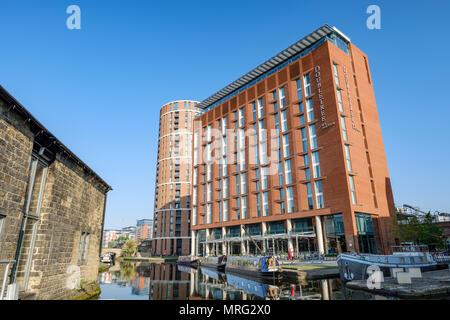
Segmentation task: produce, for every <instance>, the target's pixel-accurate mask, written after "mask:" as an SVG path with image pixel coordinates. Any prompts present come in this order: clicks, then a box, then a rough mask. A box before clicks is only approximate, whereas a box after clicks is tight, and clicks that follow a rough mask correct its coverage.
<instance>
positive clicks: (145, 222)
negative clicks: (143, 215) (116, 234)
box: [122, 219, 153, 241]
mask: <svg viewBox="0 0 450 320" xmlns="http://www.w3.org/2000/svg"><path fill="white" fill-rule="evenodd" d="M152 228H153V220H152V219H141V220H138V221H137V222H136V228H135V231H134V232H135V239H136V240H137V241H144V240H150V239H151V238H152V234H153V230H152ZM122 235H124V236H125V232H124V231H123V230H122Z"/></svg>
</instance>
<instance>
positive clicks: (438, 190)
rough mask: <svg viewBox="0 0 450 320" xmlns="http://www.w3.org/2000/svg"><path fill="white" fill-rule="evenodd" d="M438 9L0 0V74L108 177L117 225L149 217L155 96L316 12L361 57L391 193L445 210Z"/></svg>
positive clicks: (270, 40)
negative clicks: (75, 11)
mask: <svg viewBox="0 0 450 320" xmlns="http://www.w3.org/2000/svg"><path fill="white" fill-rule="evenodd" d="M72 4H76V5H79V6H80V8H81V19H82V22H81V24H82V25H81V27H82V28H81V30H68V29H67V28H66V19H67V17H68V14H66V8H67V7H68V6H69V5H72ZM371 4H376V5H378V6H380V8H381V27H382V29H381V30H369V29H368V28H367V27H366V19H367V18H368V16H369V15H368V14H366V9H367V7H368V6H369V5H371ZM431 4H432V5H431ZM449 15H450V2H449V1H445V0H442V1H438V0H435V1H432V2H431V1H400V0H399V1H376V0H373V1H350V0H347V1H326V0H323V1H321V2H320V4H318V3H317V2H314V1H310V0H302V1H300V0H295V1H293V0H284V1H264V0H258V1H236V0H228V1H221V2H219V1H157V2H156V1H143V0H128V1H124V0H123V1H113V0H110V1H103V0H96V1H88V0H83V1H76V0H70V1H65V0H53V1H50V0H40V1H34V0H27V1H25V0H15V1H10V0H2V1H1V2H0V39H2V46H1V50H0V66H1V67H0V70H1V71H0V84H1V85H2V86H4V87H5V88H6V89H7V90H8V91H9V92H10V93H11V94H13V95H14V96H15V97H16V98H17V99H18V100H19V101H20V102H22V104H23V105H24V106H25V107H26V108H27V109H28V110H29V111H30V112H31V113H32V114H33V115H34V116H35V117H37V118H38V119H39V120H40V121H41V122H42V123H43V124H44V125H45V126H46V127H47V128H48V129H49V130H50V131H51V132H52V133H53V134H55V135H56V136H57V137H58V138H59V139H60V140H61V141H62V142H63V143H64V144H66V145H67V146H68V147H69V148H70V149H71V150H72V151H73V152H74V153H75V154H77V155H78V156H79V157H80V158H81V159H82V160H83V161H85V162H86V163H87V164H88V165H89V166H90V167H91V168H93V169H94V170H95V171H96V172H97V173H98V174H99V175H100V176H102V177H103V178H104V179H105V180H106V181H107V182H108V183H109V184H111V185H112V186H113V188H114V191H112V192H111V193H110V194H109V196H108V203H107V216H106V227H108V228H119V227H125V226H127V225H134V224H135V222H136V219H140V218H149V217H151V216H152V215H153V210H152V209H153V197H154V185H155V163H156V157H157V155H156V152H157V136H158V125H159V123H158V113H159V109H160V106H162V105H163V104H164V103H166V102H169V101H172V100H178V99H192V100H198V101H201V100H203V99H205V98H207V97H208V96H210V95H211V94H213V93H215V92H216V91H218V90H219V89H221V88H223V87H224V86H225V85H227V84H229V83H230V82H232V81H234V80H235V79H237V78H238V77H240V76H242V75H243V74H245V73H246V72H247V71H249V70H251V69H252V68H253V67H256V66H257V65H258V64H260V63H262V62H264V61H265V60H267V59H268V58H270V57H272V56H273V55H275V54H276V53H278V52H279V51H281V50H282V49H284V48H286V47H287V46H289V45H291V44H292V43H294V42H295V41H297V40H298V39H300V38H302V37H303V36H304V35H306V34H308V33H310V32H311V31H313V30H315V29H316V28H317V27H319V26H321V25H323V24H325V23H328V24H329V25H332V26H336V27H337V28H339V29H340V30H341V31H343V32H344V33H345V34H346V35H348V36H349V37H350V38H351V39H352V42H353V43H355V44H356V45H357V46H358V47H359V48H360V49H361V50H363V51H364V52H365V53H366V54H367V55H368V57H369V63H370V67H371V71H372V77H373V82H374V88H375V95H376V99H377V105H378V111H379V114H380V121H381V127H382V132H383V138H384V143H385V148H386V154H387V158H388V165H389V171H390V175H391V179H392V186H393V191H394V197H395V201H396V203H397V204H399V205H401V204H403V203H408V204H411V205H415V206H419V207H421V208H422V209H424V210H433V211H434V210H440V211H447V212H450V200H449V198H450V188H449V186H448V181H449V180H450V170H449V162H450V161H449V159H450V152H449V145H450V143H449V140H450V130H449V124H448V120H449V119H450V108H449V98H448V92H449V89H448V87H449V86H448V77H449V74H450V63H449V56H450V54H449V52H450V50H449V49H450V44H449V41H448V37H449V36H448V31H447V29H448V27H447V21H448V16H449Z"/></svg>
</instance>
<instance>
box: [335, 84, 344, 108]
mask: <svg viewBox="0 0 450 320" xmlns="http://www.w3.org/2000/svg"><path fill="white" fill-rule="evenodd" d="M336 92H337V98H338V104H339V111H340V112H344V109H343V107H342V95H341V90H339V89H337V91H336Z"/></svg>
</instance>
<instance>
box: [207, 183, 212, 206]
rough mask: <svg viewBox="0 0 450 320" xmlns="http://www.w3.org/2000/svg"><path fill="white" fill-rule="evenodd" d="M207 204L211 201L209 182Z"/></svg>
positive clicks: (209, 184) (209, 185)
mask: <svg viewBox="0 0 450 320" xmlns="http://www.w3.org/2000/svg"><path fill="white" fill-rule="evenodd" d="M206 201H208V202H210V201H211V182H208V191H207V200H206Z"/></svg>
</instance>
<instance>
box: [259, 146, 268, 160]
mask: <svg viewBox="0 0 450 320" xmlns="http://www.w3.org/2000/svg"><path fill="white" fill-rule="evenodd" d="M260 160H261V164H266V163H267V153H266V143H262V144H261V147H260Z"/></svg>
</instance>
